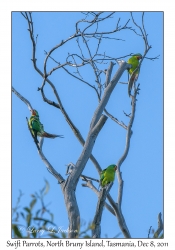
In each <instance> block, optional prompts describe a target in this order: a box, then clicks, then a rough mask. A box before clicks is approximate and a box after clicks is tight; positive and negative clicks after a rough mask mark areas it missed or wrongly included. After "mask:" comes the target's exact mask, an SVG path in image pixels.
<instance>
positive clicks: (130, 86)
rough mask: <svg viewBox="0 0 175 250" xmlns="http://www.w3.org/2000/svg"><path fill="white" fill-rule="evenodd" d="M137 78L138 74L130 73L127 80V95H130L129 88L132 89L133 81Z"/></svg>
mask: <svg viewBox="0 0 175 250" xmlns="http://www.w3.org/2000/svg"><path fill="white" fill-rule="evenodd" d="M137 79H138V74H136V75H131V78H130V79H129V82H128V95H129V96H130V95H131V89H132V86H133V83H134V82H135V81H137Z"/></svg>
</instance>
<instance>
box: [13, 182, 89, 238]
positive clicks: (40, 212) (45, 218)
mask: <svg viewBox="0 0 175 250" xmlns="http://www.w3.org/2000/svg"><path fill="white" fill-rule="evenodd" d="M49 189H50V185H49V183H48V181H46V180H45V185H44V187H43V188H42V189H41V190H40V191H39V192H35V194H32V195H31V198H32V199H31V201H30V202H29V205H28V206H24V207H23V208H22V210H20V202H21V197H22V196H23V194H22V192H21V191H20V194H19V197H18V199H17V203H16V206H15V207H14V208H13V214H12V238H42V237H43V238H67V237H68V235H67V233H65V232H63V231H59V236H58V231H57V230H56V228H57V226H56V224H55V223H54V215H53V213H52V212H50V211H49V210H48V209H47V206H48V205H47V206H46V205H45V203H44V198H45V196H46V195H47V194H48V192H49ZM38 206H40V208H39V209H37V208H38ZM19 210H20V211H19ZM21 222H22V224H21ZM85 224H86V223H84V222H81V225H80V228H84V229H83V230H81V231H80V232H79V234H78V238H91V236H90V235H89V234H88V233H89V232H91V231H92V224H91V223H89V224H88V225H87V226H85ZM49 227H52V228H53V229H52V230H50V231H49V230H48V228H49Z"/></svg>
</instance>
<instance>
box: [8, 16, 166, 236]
mask: <svg viewBox="0 0 175 250" xmlns="http://www.w3.org/2000/svg"><path fill="white" fill-rule="evenodd" d="M82 17H83V16H82V14H81V13H80V12H62V13H59V12H57V13H56V12H55V13H54V12H35V13H33V21H34V31H35V35H37V34H38V41H37V53H36V55H37V62H38V67H39V68H40V69H41V70H42V69H43V62H44V58H45V54H44V50H46V51H49V50H50V49H51V48H52V47H53V46H55V45H56V44H58V43H59V42H60V41H61V40H64V39H66V38H67V37H69V36H71V35H72V34H74V32H75V22H76V21H77V20H79V19H82ZM119 17H120V18H121V25H122V24H124V23H126V21H127V20H128V19H129V18H130V14H129V12H118V13H116V14H115V16H114V18H113V19H110V22H106V24H104V25H103V27H102V28H103V30H107V29H109V27H110V29H114V28H115V25H116V22H117V20H118V18H119ZM134 17H135V19H136V21H138V22H139V24H140V20H141V13H134ZM155 20H156V21H155ZM131 24H132V22H131ZM131 24H130V26H131ZM132 25H133V24H132ZM145 28H146V31H147V33H148V40H149V44H150V45H152V49H151V50H150V51H149V53H148V55H147V56H148V57H155V56H157V55H160V57H159V59H158V60H154V61H151V60H148V59H145V60H144V61H143V64H142V67H141V72H140V76H139V80H138V83H140V84H141V85H140V88H141V91H140V94H139V96H138V98H137V99H138V102H137V107H136V115H135V121H134V124H133V128H132V129H133V135H132V139H131V145H130V150H129V154H128V156H127V158H126V160H125V162H124V163H123V164H122V167H121V170H122V176H123V180H124V192H123V202H122V211H123V215H124V217H125V220H126V223H127V226H128V228H129V231H130V233H131V236H132V237H133V238H144V237H147V235H148V230H149V228H150V226H152V227H153V228H154V229H156V228H157V215H158V213H159V212H161V213H163V14H162V13H161V12H146V13H145ZM113 37H116V38H119V39H123V40H125V41H121V40H118V41H116V40H105V41H104V43H102V46H101V49H100V52H101V53H103V52H104V51H105V52H106V54H108V55H110V56H111V57H116V58H117V57H121V56H125V55H127V54H130V53H141V54H143V52H144V44H143V41H142V39H141V38H140V37H138V36H137V35H135V33H134V32H132V31H129V30H123V31H121V32H119V33H117V34H115V35H113ZM77 51H78V50H77V45H76V42H71V43H70V45H66V46H65V47H63V49H60V50H59V51H58V52H56V53H55V54H54V56H55V59H57V60H59V61H60V62H63V61H64V58H65V56H66V55H67V54H68V52H69V53H76V52H77ZM31 56H32V46H31V40H30V38H29V34H28V31H27V23H26V21H25V19H24V17H23V16H22V15H21V14H20V13H19V12H13V14H12V85H13V86H14V88H16V90H17V91H19V92H20V93H21V94H22V95H23V96H24V97H25V98H27V99H28V100H29V101H30V102H31V104H32V106H33V108H35V109H37V110H38V112H39V114H40V120H41V122H42V123H43V124H44V127H45V130H46V131H47V132H50V133H55V134H63V135H64V136H65V138H64V139H55V140H49V139H45V141H44V146H43V151H44V153H45V155H46V157H47V158H48V160H49V161H50V162H51V164H52V165H53V166H54V167H55V169H56V170H57V171H58V172H60V173H61V174H62V175H63V176H64V177H65V172H66V166H65V164H68V163H69V162H73V163H76V161H77V159H78V157H79V155H80V153H81V151H82V146H81V145H80V144H79V142H78V141H77V139H76V138H75V136H74V134H73V133H72V131H71V129H70V127H69V126H68V124H67V123H66V121H65V119H64V117H63V116H62V114H61V112H60V111H59V110H57V109H54V108H53V107H51V106H48V105H47V104H46V103H44V102H43V100H42V97H41V94H40V92H38V91H37V88H38V87H40V86H41V84H42V78H41V77H40V76H39V75H38V73H37V72H36V71H34V69H33V66H32V62H31ZM127 59H128V58H127ZM53 66H55V65H54V63H53V62H50V64H49V67H50V68H52V67H53ZM107 67H108V64H106V65H102V69H105V68H107ZM117 68H118V65H115V67H114V70H113V74H114V73H115V71H116V70H117ZM83 73H84V75H83V77H84V79H85V80H89V81H90V82H92V84H95V81H94V78H93V74H92V72H91V71H84V72H83ZM50 79H51V80H52V81H53V82H54V83H55V86H56V88H57V91H58V93H59V95H60V97H61V100H62V102H63V105H64V107H65V109H66V110H67V112H68V114H69V115H70V117H71V119H72V121H73V122H74V123H75V125H76V126H77V127H78V129H79V130H80V132H81V133H82V135H83V137H84V138H86V136H87V133H88V130H89V126H90V122H91V119H92V116H93V113H94V110H95V109H96V106H97V104H98V100H97V96H96V95H95V92H93V90H92V89H91V88H89V87H88V86H87V85H84V84H83V83H81V82H79V81H77V80H75V79H72V78H71V77H70V76H68V75H66V74H65V72H63V71H61V70H59V71H58V72H55V73H54V74H53V75H52V76H51V77H50ZM120 80H121V81H125V82H126V81H127V73H126V72H124V74H123V75H122V77H121V79H120ZM46 89H47V87H46ZM47 94H48V97H49V98H51V99H52V98H53V100H55V99H54V96H53V94H52V92H51V91H50V90H49V89H48V92H47ZM130 103H131V101H130V98H128V95H127V86H126V85H123V84H117V86H116V88H115V90H114V91H113V93H112V95H111V98H110V100H109V102H108V104H107V109H108V110H109V111H110V112H111V113H112V114H113V115H114V116H115V117H117V118H118V119H119V120H121V121H123V122H125V123H127V121H128V119H127V118H126V117H125V116H124V114H123V110H124V111H125V112H126V113H130V110H131V105H130ZM26 116H27V117H29V116H30V113H29V110H28V109H27V106H26V105H25V104H24V103H23V102H22V101H21V100H20V99H19V98H17V97H16V96H15V95H14V94H12V205H13V206H14V204H15V203H16V200H17V197H18V195H19V189H21V190H22V191H23V193H24V194H25V196H23V199H22V205H26V204H27V203H28V202H29V200H30V194H31V193H34V192H35V191H38V190H39V189H41V187H43V185H44V179H47V180H48V181H49V183H50V186H51V188H50V192H49V195H48V197H47V199H48V200H47V201H48V202H50V201H51V202H52V203H51V205H50V207H49V208H50V210H52V211H53V213H54V216H55V222H56V224H57V225H58V226H62V227H63V228H65V229H66V228H67V227H68V219H67V213H66V211H65V205H64V199H63V195H62V192H61V190H60V187H59V185H58V184H57V181H56V180H55V179H54V177H53V176H52V175H50V174H49V173H48V171H47V170H46V167H45V165H44V163H43V162H42V160H41V159H40V157H39V155H38V153H37V150H36V147H35V145H34V143H33V139H32V138H31V135H30V133H29V131H28V128H27V125H26ZM125 136H126V132H125V130H124V129H123V128H121V127H120V126H118V125H117V124H116V123H114V122H113V121H111V120H110V118H108V121H107V122H106V124H105V126H104V127H103V129H102V131H101V132H100V134H99V136H98V138H97V140H96V143H95V146H94V148H93V154H94V156H95V157H96V158H97V160H98V161H99V163H100V165H101V167H102V169H104V168H106V167H107V166H108V165H110V164H112V163H116V162H117V161H118V159H119V158H120V156H121V155H122V153H123V150H124V146H125ZM83 173H84V174H85V175H90V176H92V177H94V178H99V177H98V173H97V171H96V170H95V168H94V166H93V164H92V163H91V161H88V163H87V165H86V167H85V169H84V171H83ZM81 183H82V181H81V180H80V181H79V184H78V186H77V191H76V193H77V200H78V203H79V208H80V213H81V218H82V219H83V220H85V221H86V222H89V221H92V220H93V216H94V212H95V209H96V203H97V196H96V195H95V194H94V193H93V192H92V191H91V190H90V189H88V188H83V187H82V186H81ZM111 195H112V197H113V198H114V200H116V198H117V179H115V182H114V185H113V187H112V190H111ZM85 197H86V198H85ZM119 232H120V229H119V227H118V224H117V220H116V219H115V217H114V216H113V215H111V214H110V213H109V212H108V211H107V210H106V209H104V212H103V217H102V237H104V236H105V234H107V235H108V237H114V236H115V235H116V234H117V233H119ZM120 236H122V235H120Z"/></svg>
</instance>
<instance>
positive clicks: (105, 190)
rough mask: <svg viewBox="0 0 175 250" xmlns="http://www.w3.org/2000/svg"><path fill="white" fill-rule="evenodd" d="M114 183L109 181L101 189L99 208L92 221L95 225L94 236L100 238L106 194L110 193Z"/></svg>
mask: <svg viewBox="0 0 175 250" xmlns="http://www.w3.org/2000/svg"><path fill="white" fill-rule="evenodd" d="M112 185H113V182H111V183H109V184H108V185H107V186H106V187H104V188H102V189H101V190H100V194H99V198H98V203H97V208H96V213H95V216H94V220H93V223H92V225H93V227H94V228H93V230H92V238H100V235H101V225H100V224H101V218H102V212H103V207H104V204H105V200H106V196H107V194H108V193H109V191H110V189H111V187H112Z"/></svg>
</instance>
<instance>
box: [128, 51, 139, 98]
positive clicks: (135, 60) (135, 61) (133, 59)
mask: <svg viewBox="0 0 175 250" xmlns="http://www.w3.org/2000/svg"><path fill="white" fill-rule="evenodd" d="M140 59H142V55H141V54H139V53H138V54H134V55H133V56H132V57H130V58H129V59H128V61H127V63H129V64H131V65H132V67H131V68H130V69H128V73H129V74H130V79H129V82H128V95H129V96H130V94H131V89H132V86H133V83H134V81H136V80H137V79H138V76H139V69H138V70H136V71H135V69H136V68H137V67H138V65H139V60H140ZM134 71H135V72H134ZM133 72H134V73H133Z"/></svg>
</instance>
